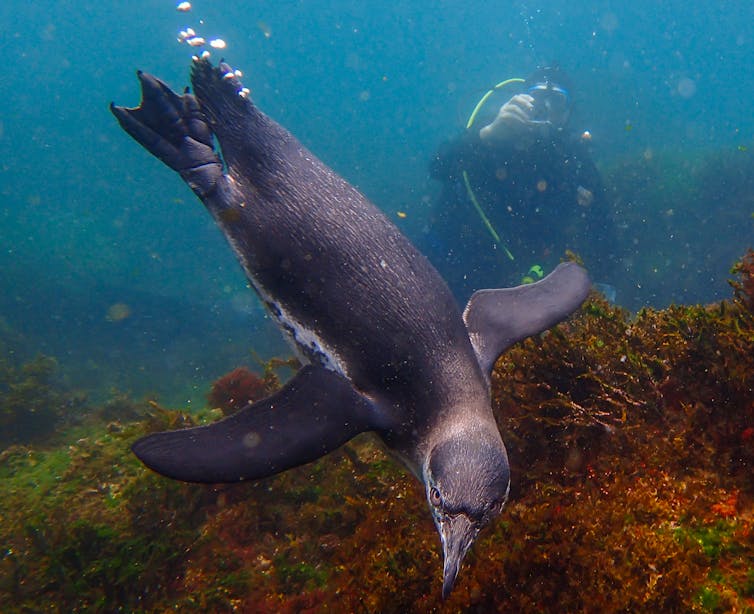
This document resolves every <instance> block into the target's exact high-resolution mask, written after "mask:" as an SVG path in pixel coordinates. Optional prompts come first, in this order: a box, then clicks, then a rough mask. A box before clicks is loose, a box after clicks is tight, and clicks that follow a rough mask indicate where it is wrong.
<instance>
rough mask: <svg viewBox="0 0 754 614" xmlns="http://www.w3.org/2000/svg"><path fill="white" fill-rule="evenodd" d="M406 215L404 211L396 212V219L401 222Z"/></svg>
mask: <svg viewBox="0 0 754 614" xmlns="http://www.w3.org/2000/svg"><path fill="white" fill-rule="evenodd" d="M406 216H407V213H406V212H405V211H398V217H399V218H401V219H402V220H404V219H406Z"/></svg>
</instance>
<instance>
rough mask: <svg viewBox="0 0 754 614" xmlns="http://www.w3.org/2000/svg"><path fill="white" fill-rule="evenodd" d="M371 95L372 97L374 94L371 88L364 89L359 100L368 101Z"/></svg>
mask: <svg viewBox="0 0 754 614" xmlns="http://www.w3.org/2000/svg"><path fill="white" fill-rule="evenodd" d="M371 97H372V94H371V93H370V92H369V90H363V91H362V92H361V93H360V94H359V100H360V101H361V102H366V101H367V100H369V99H370V98H371Z"/></svg>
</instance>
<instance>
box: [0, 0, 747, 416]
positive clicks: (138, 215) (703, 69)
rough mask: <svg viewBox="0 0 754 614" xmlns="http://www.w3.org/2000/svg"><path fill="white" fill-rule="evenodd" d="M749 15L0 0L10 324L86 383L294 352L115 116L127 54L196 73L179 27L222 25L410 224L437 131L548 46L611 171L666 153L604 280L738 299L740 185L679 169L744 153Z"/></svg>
mask: <svg viewBox="0 0 754 614" xmlns="http://www.w3.org/2000/svg"><path fill="white" fill-rule="evenodd" d="M723 6H724V7H725V8H724V9H723V8H721V7H723ZM752 23H754V8H752V6H751V5H750V4H749V3H745V2H731V3H726V4H725V5H720V4H719V3H712V2H697V3H688V2H681V1H673V2H663V3H661V4H660V3H656V2H654V1H651V2H650V1H649V0H643V1H640V2H633V3H631V6H630V7H629V6H627V3H624V2H598V3H592V4H589V3H574V2H572V1H571V2H565V1H559V0H558V1H552V0H548V1H547V2H508V3H501V2H473V3H472V2H457V1H433V2H429V1H427V0H415V1H412V2H368V3H366V2H354V1H353V0H350V1H337V0H332V1H328V2H323V1H300V2H291V1H279V0H278V1H274V2H273V1H268V2H261V1H260V2H233V1H231V0H227V1H225V2H217V1H215V2H210V0H197V1H196V2H195V3H194V10H193V11H192V12H191V13H188V14H183V13H178V12H176V10H175V2H171V1H169V0H130V1H129V2H120V3H116V2H103V1H100V2H92V1H91V0H77V1H75V2H74V1H72V0H68V1H54V2H53V1H51V0H46V1H44V0H43V1H41V2H33V3H32V2H20V1H17V0H6V1H4V2H3V3H1V4H0V52H2V58H3V62H4V66H3V68H2V70H0V91H1V92H2V95H3V101H2V103H3V109H2V113H0V197H1V198H0V239H1V243H0V245H1V246H2V249H0V330H6V331H10V332H9V333H8V335H9V337H12V338H14V339H16V342H15V343H14V351H15V352H16V353H17V354H19V355H33V354H35V353H37V352H44V353H49V354H53V355H55V356H57V357H58V359H59V361H60V364H61V369H62V370H63V372H64V373H65V374H66V377H67V378H68V379H69V380H70V382H71V383H72V384H74V385H77V386H81V387H82V388H84V389H86V390H87V391H89V392H90V393H91V394H93V395H96V394H106V393H107V391H108V390H110V389H112V388H115V389H119V390H125V391H128V392H132V393H134V394H152V393H154V394H157V395H159V396H160V398H162V399H163V400H166V401H167V402H182V401H187V400H192V401H194V402H201V400H202V399H203V395H204V394H205V391H206V389H207V385H208V382H209V381H211V379H212V378H214V377H217V376H218V375H220V374H222V373H223V372H225V371H227V370H229V369H230V368H232V367H234V366H237V365H238V364H241V363H246V364H250V365H252V366H253V364H254V361H255V360H256V358H255V357H257V356H259V357H262V358H264V357H268V356H271V355H275V354H283V353H285V352H286V350H285V347H284V346H283V345H282V342H281V341H280V340H279V338H278V336H277V334H276V332H275V331H274V330H273V329H272V327H271V325H270V323H269V322H268V321H267V320H266V319H265V317H264V314H263V312H262V310H261V309H260V308H259V306H258V305H257V304H256V302H255V300H254V297H253V295H252V294H251V291H250V290H249V289H248V288H247V286H246V282H245V280H244V278H243V275H242V273H241V271H240V268H239V267H238V265H237V263H236V262H235V259H234V256H233V254H232V253H231V251H230V249H228V247H227V246H226V244H225V242H224V240H223V238H222V237H221V235H220V232H219V231H218V230H217V228H215V226H214V224H213V223H212V221H211V220H210V218H209V216H208V215H207V214H206V212H205V211H204V209H203V207H202V206H201V205H200V204H199V203H198V202H197V201H196V199H195V198H194V196H193V195H192V194H191V193H190V191H189V190H188V188H186V187H185V186H184V185H183V184H182V182H181V181H180V179H179V178H178V177H177V176H176V175H174V174H173V173H172V172H170V171H169V170H167V169H166V168H164V167H163V166H162V165H161V164H160V163H159V162H157V161H156V160H154V159H153V158H151V157H150V156H149V155H147V154H146V153H145V152H144V151H142V150H141V149H140V148H139V147H138V146H137V145H136V144H135V143H133V142H132V141H131V140H130V139H129V138H128V137H127V136H126V135H125V134H124V133H122V132H121V130H120V129H119V127H118V126H117V124H116V122H115V121H114V120H113V118H112V116H111V115H110V112H109V110H108V104H109V102H110V101H111V100H114V101H116V102H117V103H118V104H128V105H135V104H137V103H138V85H137V81H136V79H135V76H134V71H135V70H136V69H137V68H140V69H143V70H145V71H148V72H151V73H153V74H156V75H158V76H160V77H161V78H163V79H164V80H165V81H167V82H168V83H169V84H171V85H172V86H173V87H174V88H179V87H182V86H183V85H184V84H186V83H187V70H188V66H189V62H190V56H191V54H192V52H193V50H192V49H190V48H188V47H187V46H186V45H185V44H184V45H181V44H178V42H177V41H176V37H177V34H178V32H179V31H180V30H181V29H182V28H185V27H186V26H192V27H194V28H195V29H196V30H198V31H199V32H200V33H202V34H206V36H207V37H214V36H220V37H222V38H223V39H225V40H226V41H227V43H228V47H227V49H226V50H224V51H223V52H222V53H217V52H215V53H214V56H215V57H218V56H223V57H225V58H226V59H227V60H228V61H230V62H231V63H232V64H233V66H234V67H238V68H240V69H241V70H243V71H244V74H245V77H244V81H245V83H246V85H247V86H248V87H250V88H251V90H252V96H253V97H254V98H255V100H256V101H257V103H258V104H259V105H260V106H261V107H262V108H263V109H264V110H265V111H266V112H267V113H268V114H270V115H271V116H273V117H274V118H275V119H277V120H278V121H280V122H281V123H282V124H284V125H285V126H286V127H287V128H289V129H290V130H291V131H292V132H293V133H294V134H296V135H297V136H298V137H299V138H300V139H301V140H302V141H303V142H304V144H306V145H307V146H308V147H309V148H310V149H312V150H313V151H314V152H315V153H316V154H317V155H319V156H320V157H321V158H322V159H323V160H324V161H326V162H327V163H328V164H330V165H331V166H332V167H333V168H335V169H336V170H337V171H338V172H339V173H341V174H342V175H343V176H345V177H346V178H347V179H348V180H349V181H351V182H352V183H353V184H355V185H356V186H358V187H359V188H360V189H361V190H362V191H363V192H365V193H366V194H367V195H368V196H369V197H370V198H371V199H372V200H373V201H374V202H375V203H376V204H377V205H378V206H380V207H381V208H382V209H383V210H385V211H386V212H387V213H388V214H389V215H391V216H392V217H393V218H394V219H395V221H396V223H397V224H398V225H399V226H400V227H401V228H402V229H403V230H404V231H405V232H406V233H407V234H408V235H409V236H410V237H412V238H414V239H420V238H421V236H422V233H424V232H425V231H426V224H427V221H426V220H427V208H428V203H430V202H431V201H432V198H433V197H435V196H436V193H437V186H436V185H434V184H433V182H431V181H430V180H429V178H428V174H427V165H428V160H429V159H430V158H431V156H432V155H433V154H434V152H435V150H436V148H437V146H438V144H439V143H440V142H442V141H443V140H445V139H448V138H450V137H452V136H453V135H454V134H456V133H457V132H459V131H460V129H461V127H462V126H463V124H464V122H465V120H466V118H467V117H468V115H469V113H470V111H471V109H472V108H473V106H474V104H475V103H476V102H477V100H478V99H479V97H480V96H481V95H482V94H483V93H484V92H485V91H486V90H487V89H488V88H489V87H491V86H492V85H494V84H495V83H497V82H499V81H501V80H503V79H505V78H508V77H511V76H525V75H526V74H527V73H528V72H530V71H531V70H532V69H534V68H535V67H536V66H537V64H539V63H542V62H547V61H551V60H553V59H555V60H557V61H558V62H560V64H561V65H562V66H563V67H565V68H567V70H568V71H569V73H570V74H571V76H572V78H573V80H574V82H575V83H576V88H575V89H576V101H577V104H578V113H577V117H576V121H578V122H579V123H580V125H583V127H584V128H588V129H589V130H590V131H591V133H592V135H593V143H594V158H595V160H596V162H597V164H598V166H599V167H600V168H601V169H603V170H604V171H605V173H610V172H611V169H612V171H615V169H616V168H618V169H620V168H623V167H624V166H625V165H629V166H630V165H631V164H637V163H641V162H642V161H645V162H646V161H649V162H651V161H653V160H658V159H667V160H669V161H670V162H668V164H667V165H665V166H662V165H661V166H660V167H659V168H660V171H662V170H663V169H670V170H668V171H666V173H665V174H662V173H661V174H660V175H659V176H655V177H653V178H652V181H651V182H650V183H649V187H648V188H646V189H645V191H644V192H643V194H646V191H647V190H649V192H651V193H652V194H656V192H657V191H658V187H657V186H658V184H660V183H661V184H662V186H661V187H662V189H661V190H659V192H660V197H654V198H652V199H647V200H645V201H642V200H641V198H639V199H638V200H637V197H636V194H633V196H632V198H633V199H634V200H632V201H630V202H628V201H627V198H626V197H625V195H623V194H620V193H616V194H614V195H613V199H614V213H615V216H616V218H617V221H618V222H619V223H620V222H621V220H623V221H624V222H625V223H623V226H622V230H621V233H622V234H621V237H622V245H621V249H622V251H623V253H622V258H623V263H624V265H625V266H624V267H623V271H622V274H621V275H619V276H617V278H616V279H611V280H601V281H603V282H606V283H609V284H610V285H611V286H613V287H614V288H616V290H617V294H616V296H617V300H618V302H623V304H625V305H626V306H627V307H629V308H630V309H637V308H639V307H641V306H642V305H653V306H657V307H662V306H665V305H667V304H669V303H671V302H708V301H713V300H719V299H720V298H724V297H727V296H729V295H730V292H729V288H728V286H727V283H726V279H727V277H728V270H729V268H730V266H731V264H732V263H733V261H734V260H735V259H736V258H737V257H738V256H740V255H741V254H742V253H743V251H744V249H745V248H746V247H748V246H749V245H751V243H752V241H751V237H752V236H753V235H752V230H754V220H753V219H752V212H753V211H754V204H752V203H753V202H754V199H753V198H752V197H751V193H752V191H751V190H750V186H749V185H748V184H747V183H746V181H747V176H746V174H745V173H744V174H743V175H741V174H740V173H739V175H735V173H734V174H733V175H732V176H734V177H738V179H737V180H736V181H738V183H737V184H735V185H731V184H730V182H729V181H728V180H722V181H721V182H720V185H719V186H713V187H711V188H710V193H711V195H707V196H706V197H705V198H703V199H700V198H689V197H688V194H686V193H685V192H684V190H685V189H686V187H685V186H686V185H687V183H688V181H687V179H686V175H685V174H684V173H687V174H690V175H693V174H694V173H695V172H698V169H699V168H700V167H701V166H703V162H704V160H705V159H706V158H705V156H707V155H709V154H710V153H713V154H721V153H722V154H725V155H728V156H730V157H731V159H732V160H733V162H732V164H734V165H735V164H738V163H740V162H741V161H742V160H743V161H744V162H747V161H748V159H749V157H750V153H749V148H750V146H751V145H752V143H751V141H752V133H753V132H754V116H752V114H751V112H750V106H751V104H750V103H751V101H752V100H754V79H753V78H752V76H751V75H752V73H751V65H752V59H754V54H753V53H752V44H753V43H754V30H753V29H752V26H751V24H752ZM737 156H738V157H737ZM631 168H633V167H631ZM712 176H714V173H712ZM723 179H725V178H723ZM645 180H646V177H644V176H641V177H637V178H636V181H637V182H640V181H645ZM633 181H634V179H633V177H632V176H631V175H630V173H629V174H628V177H627V178H625V177H624V178H623V182H622V183H621V185H623V186H624V187H625V186H626V185H628V186H631V185H632V182H633ZM726 193H731V194H734V195H736V197H735V198H733V199H727V200H726V199H724V198H718V197H719V196H724V195H725V194H726ZM658 198H659V200H658ZM718 200H722V201H724V202H723V204H722V205H719V204H716V203H718ZM627 202H628V204H627ZM715 206H720V207H721V210H720V211H718V210H716V209H715V208H714V207H715ZM629 209H630V211H629ZM398 212H401V213H402V214H405V217H399V216H398V215H397V213H398ZM629 222H630V223H629ZM679 237H681V238H680V239H679ZM650 261H651V262H650ZM114 306H115V307H114ZM109 310H110V311H109ZM113 310H114V311H113ZM108 314H110V317H108ZM19 339H20V341H19Z"/></svg>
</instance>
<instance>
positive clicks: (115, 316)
mask: <svg viewBox="0 0 754 614" xmlns="http://www.w3.org/2000/svg"><path fill="white" fill-rule="evenodd" d="M130 315H131V307H129V306H128V305H127V304H126V303H113V304H112V305H110V307H108V309H107V313H106V314H105V319H106V320H107V321H108V322H122V321H123V320H125V319H126V318H128V317H129V316H130Z"/></svg>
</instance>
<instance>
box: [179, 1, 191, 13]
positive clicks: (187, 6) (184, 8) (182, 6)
mask: <svg viewBox="0 0 754 614" xmlns="http://www.w3.org/2000/svg"><path fill="white" fill-rule="evenodd" d="M175 10H176V11H180V12H181V13H188V12H189V11H190V10H191V3H190V2H179V3H178V6H176V7H175Z"/></svg>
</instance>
